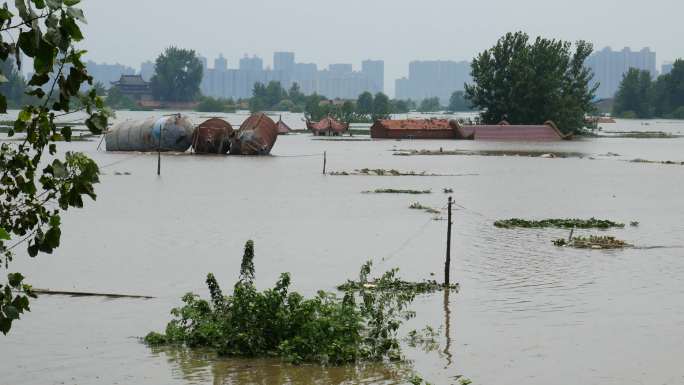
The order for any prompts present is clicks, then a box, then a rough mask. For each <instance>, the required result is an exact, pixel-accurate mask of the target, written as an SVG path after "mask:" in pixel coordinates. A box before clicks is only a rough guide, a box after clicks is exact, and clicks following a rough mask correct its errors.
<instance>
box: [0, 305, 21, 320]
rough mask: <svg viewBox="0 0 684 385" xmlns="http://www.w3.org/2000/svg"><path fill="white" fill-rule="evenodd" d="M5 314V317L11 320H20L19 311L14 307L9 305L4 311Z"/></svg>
mask: <svg viewBox="0 0 684 385" xmlns="http://www.w3.org/2000/svg"><path fill="white" fill-rule="evenodd" d="M2 310H3V311H4V313H5V317H7V319H9V320H15V319H19V311H18V310H17V308H16V307H14V306H12V305H7V306H5V307H4V308H3V309H2Z"/></svg>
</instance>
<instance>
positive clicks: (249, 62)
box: [240, 55, 264, 71]
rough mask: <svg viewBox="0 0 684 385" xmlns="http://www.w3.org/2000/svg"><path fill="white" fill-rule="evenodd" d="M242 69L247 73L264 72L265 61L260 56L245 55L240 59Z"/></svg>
mask: <svg viewBox="0 0 684 385" xmlns="http://www.w3.org/2000/svg"><path fill="white" fill-rule="evenodd" d="M240 69H241V70H247V71H263V69H264V61H263V60H261V58H260V57H258V56H252V57H248V56H247V55H245V57H243V58H242V59H240Z"/></svg>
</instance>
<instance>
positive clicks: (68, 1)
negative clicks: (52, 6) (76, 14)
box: [64, 0, 81, 7]
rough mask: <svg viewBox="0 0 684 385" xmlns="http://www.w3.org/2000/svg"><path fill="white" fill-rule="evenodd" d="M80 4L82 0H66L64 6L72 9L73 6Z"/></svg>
mask: <svg viewBox="0 0 684 385" xmlns="http://www.w3.org/2000/svg"><path fill="white" fill-rule="evenodd" d="M80 2H81V0H64V5H66V6H68V7H71V6H72V5H76V4H78V3H80Z"/></svg>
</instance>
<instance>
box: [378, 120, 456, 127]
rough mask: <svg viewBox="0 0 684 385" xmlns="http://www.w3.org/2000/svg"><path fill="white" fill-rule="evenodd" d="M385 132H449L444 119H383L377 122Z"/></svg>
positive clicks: (446, 121) (447, 122)
mask: <svg viewBox="0 0 684 385" xmlns="http://www.w3.org/2000/svg"><path fill="white" fill-rule="evenodd" d="M377 123H378V124H380V125H381V126H382V127H383V128H385V129H387V130H447V129H448V130H450V129H451V127H450V126H449V121H448V120H446V119H406V120H391V119H383V120H379V121H378V122H377Z"/></svg>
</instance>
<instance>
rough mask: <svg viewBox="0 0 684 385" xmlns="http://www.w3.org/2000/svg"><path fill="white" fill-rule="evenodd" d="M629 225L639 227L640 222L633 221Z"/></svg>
mask: <svg viewBox="0 0 684 385" xmlns="http://www.w3.org/2000/svg"><path fill="white" fill-rule="evenodd" d="M629 225H630V226H632V227H639V222H638V221H631V222H629Z"/></svg>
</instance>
